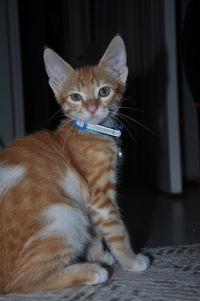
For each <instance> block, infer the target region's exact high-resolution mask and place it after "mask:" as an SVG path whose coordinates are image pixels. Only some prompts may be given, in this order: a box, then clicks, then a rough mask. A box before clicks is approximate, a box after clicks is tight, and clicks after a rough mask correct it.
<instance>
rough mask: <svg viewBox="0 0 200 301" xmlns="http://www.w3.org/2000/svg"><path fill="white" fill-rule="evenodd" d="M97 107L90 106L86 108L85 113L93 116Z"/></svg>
mask: <svg viewBox="0 0 200 301" xmlns="http://www.w3.org/2000/svg"><path fill="white" fill-rule="evenodd" d="M97 109H98V107H97V106H95V105H92V106H88V107H87V111H88V112H89V113H90V114H91V115H94V114H95V113H96V111H97Z"/></svg>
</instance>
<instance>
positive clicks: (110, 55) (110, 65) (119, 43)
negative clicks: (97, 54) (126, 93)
mask: <svg viewBox="0 0 200 301" xmlns="http://www.w3.org/2000/svg"><path fill="white" fill-rule="evenodd" d="M99 66H102V67H104V68H105V69H107V70H108V71H109V72H111V73H112V74H113V76H114V77H115V78H116V79H118V80H120V81H121V82H123V83H124V84H125V82H126V79H127V75H128V67H127V65H126V49H125V45H124V41H123V40H122V38H121V37H120V36H116V37H114V38H113V39H112V41H111V42H110V44H109V46H108V48H107V50H106V52H105V54H104V56H103V57H102V59H101V60H100V62H99Z"/></svg>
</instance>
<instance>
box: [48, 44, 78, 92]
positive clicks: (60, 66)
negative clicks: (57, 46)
mask: <svg viewBox="0 0 200 301" xmlns="http://www.w3.org/2000/svg"><path fill="white" fill-rule="evenodd" d="M44 63H45V68H46V71H47V74H48V76H49V85H50V86H51V88H52V90H53V92H54V93H55V96H58V94H59V93H60V91H61V90H62V86H63V83H64V82H65V81H66V80H67V78H68V77H69V75H70V74H71V72H72V71H73V70H74V69H73V68H72V67H71V66H70V65H69V64H67V63H66V62H65V61H64V60H63V59H62V58H61V57H60V56H59V55H57V54H56V53H55V52H54V51H53V50H51V49H50V48H46V49H45V51H44Z"/></svg>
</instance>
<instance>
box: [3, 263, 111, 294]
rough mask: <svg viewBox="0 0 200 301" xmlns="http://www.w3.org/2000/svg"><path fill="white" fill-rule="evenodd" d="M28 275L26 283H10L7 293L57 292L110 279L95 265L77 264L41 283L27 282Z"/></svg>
mask: <svg viewBox="0 0 200 301" xmlns="http://www.w3.org/2000/svg"><path fill="white" fill-rule="evenodd" d="M27 276H28V275H27V274H26V277H24V279H23V280H24V281H23V282H21V284H20V285H19V283H17V282H16V283H14V284H12V283H10V284H9V285H8V286H7V287H6V289H5V293H10V292H17V293H30V292H35V291H46V290H57V289H64V288H69V287H74V286H78V285H83V284H85V285H93V284H98V283H102V282H104V281H106V280H107V279H108V271H107V270H106V269H105V268H103V267H101V266H100V265H99V264H95V263H77V264H72V265H69V266H67V267H65V268H63V270H61V271H59V272H57V273H53V274H52V275H50V276H49V277H47V278H45V279H43V280H42V279H41V280H40V281H37V282H33V281H29V282H27Z"/></svg>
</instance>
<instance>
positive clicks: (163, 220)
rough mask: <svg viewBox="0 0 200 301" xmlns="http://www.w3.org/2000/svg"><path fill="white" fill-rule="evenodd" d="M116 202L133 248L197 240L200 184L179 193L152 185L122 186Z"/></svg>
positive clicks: (199, 218)
mask: <svg viewBox="0 0 200 301" xmlns="http://www.w3.org/2000/svg"><path fill="white" fill-rule="evenodd" d="M118 199H119V205H120V208H121V213H122V216H123V217H124V222H125V224H126V225H127V228H128V230H129V233H130V236H131V240H132V243H133V248H134V249H135V250H136V251H137V250H139V249H140V248H142V247H160V246H167V245H181V244H191V243H198V242H200V188H199V187H198V188H195V187H193V188H187V189H185V191H184V193H183V194H181V195H178V196H173V195H167V194H164V193H161V192H158V191H156V190H154V189H150V188H145V187H142V186H139V187H136V186H135V187H125V188H121V189H120V191H119V197H118Z"/></svg>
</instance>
